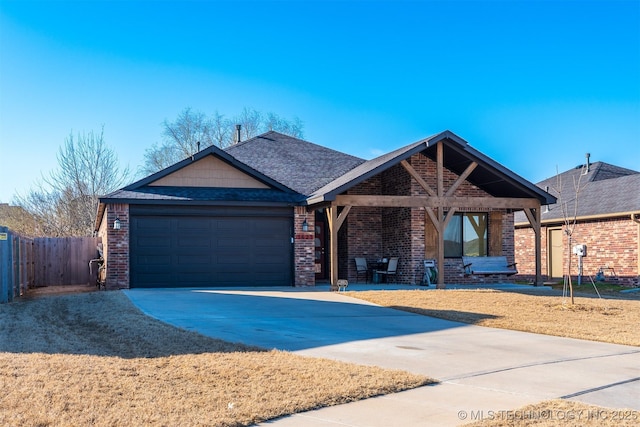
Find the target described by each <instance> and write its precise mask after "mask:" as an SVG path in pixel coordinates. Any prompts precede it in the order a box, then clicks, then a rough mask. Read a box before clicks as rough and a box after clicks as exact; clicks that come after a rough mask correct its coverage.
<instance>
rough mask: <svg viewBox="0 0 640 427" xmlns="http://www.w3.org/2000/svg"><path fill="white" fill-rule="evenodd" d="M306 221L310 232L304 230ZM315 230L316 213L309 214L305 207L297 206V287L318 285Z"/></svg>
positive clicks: (295, 243)
mask: <svg viewBox="0 0 640 427" xmlns="http://www.w3.org/2000/svg"><path fill="white" fill-rule="evenodd" d="M305 220H306V221H307V226H308V230H309V231H303V230H302V224H303V222H304V221H305ZM314 229H315V214H314V212H307V209H306V208H305V207H303V206H296V208H295V211H294V217H293V235H294V248H293V251H294V272H295V273H294V275H295V277H294V280H295V285H296V286H315V284H316V279H315V262H314V261H315V258H314V250H315V245H314V237H315V234H314Z"/></svg>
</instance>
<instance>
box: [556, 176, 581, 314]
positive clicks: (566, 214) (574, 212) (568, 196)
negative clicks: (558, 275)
mask: <svg viewBox="0 0 640 427" xmlns="http://www.w3.org/2000/svg"><path fill="white" fill-rule="evenodd" d="M587 167H588V166H587V165H585V166H584V167H583V168H582V169H581V170H580V173H579V174H578V177H577V178H576V176H575V174H574V175H572V176H571V178H572V183H571V184H572V188H568V187H565V183H563V182H562V176H561V175H560V173H559V172H558V170H557V168H556V188H554V190H555V191H556V193H557V194H558V205H560V209H561V212H562V220H563V226H562V229H563V231H564V234H565V235H566V236H567V246H566V257H565V269H564V274H563V282H564V286H563V294H564V295H566V292H567V289H568V290H569V296H570V298H571V304H572V305H573V304H574V302H575V301H574V298H573V282H572V280H571V268H572V257H571V255H572V250H573V233H574V231H575V229H576V225H577V223H578V202H579V200H580V192H581V191H582V190H583V189H584V187H585V185H586V184H585V185H582V184H581V181H582V177H583V176H584V175H585V173H586V172H588V169H587Z"/></svg>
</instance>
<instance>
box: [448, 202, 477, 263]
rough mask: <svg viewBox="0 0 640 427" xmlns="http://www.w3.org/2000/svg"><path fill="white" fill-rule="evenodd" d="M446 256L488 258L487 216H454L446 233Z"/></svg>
mask: <svg viewBox="0 0 640 427" xmlns="http://www.w3.org/2000/svg"><path fill="white" fill-rule="evenodd" d="M444 256H445V257H447V258H455V257H461V256H487V214H486V213H456V214H454V216H453V218H451V221H449V225H447V228H446V230H445V231H444Z"/></svg>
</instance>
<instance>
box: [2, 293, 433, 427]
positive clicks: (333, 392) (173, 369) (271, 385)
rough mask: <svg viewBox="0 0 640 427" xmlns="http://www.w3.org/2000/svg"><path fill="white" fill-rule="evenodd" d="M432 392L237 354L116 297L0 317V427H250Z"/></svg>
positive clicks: (65, 300)
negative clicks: (323, 409)
mask: <svg viewBox="0 0 640 427" xmlns="http://www.w3.org/2000/svg"><path fill="white" fill-rule="evenodd" d="M430 382H432V381H431V380H430V379H428V378H425V377H423V376H419V375H413V374H409V373H406V372H401V371H391V370H385V369H381V368H376V367H365V366H359V365H354V364H348V363H341V362H336V361H330V360H325V359H317V358H310V357H302V356H297V355H293V354H291V353H287V352H281V351H264V350H262V349H259V348H253V347H247V346H244V345H241V344H232V343H228V342H224V341H220V340H215V339H211V338H207V337H204V336H202V335H199V334H197V333H194V332H189V331H185V330H182V329H178V328H175V327H172V326H170V325H167V324H164V323H161V322H159V321H156V320H154V319H152V318H150V317H147V316H145V315H144V314H142V313H141V312H140V311H139V310H138V309H137V308H136V307H134V306H133V305H132V304H131V303H130V301H129V300H128V299H127V298H126V296H124V295H122V294H121V293H120V292H93V293H85V294H76V295H62V296H47V297H40V298H36V299H31V300H21V301H19V302H15V303H11V304H3V305H0V390H2V393H1V394H0V425H7V426H9V425H10V426H68V425H92V426H116V425H117V426H124V425H130V426H141V425H145V426H161V425H162V426H166V425H172V426H178V425H189V426H198V425H202V426H204V425H208V426H211V425H216V426H241V425H250V424H253V423H256V422H259V421H262V420H267V419H271V418H275V417H279V416H283V415H287V414H292V413H295V412H301V411H306V410H310V409H315V408H319V407H322V406H328V405H336V404H341V403H346V402H351V401H355V400H360V399H364V398H367V397H371V396H376V395H380V394H386V393H392V392H397V391H401V390H405V389H409V388H414V387H418V386H421V385H425V384H428V383H430Z"/></svg>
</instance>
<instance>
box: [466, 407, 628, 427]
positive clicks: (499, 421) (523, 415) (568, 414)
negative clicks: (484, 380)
mask: <svg viewBox="0 0 640 427" xmlns="http://www.w3.org/2000/svg"><path fill="white" fill-rule="evenodd" d="M467 415H468V414H467ZM477 415H478V414H476V416H477ZM482 415H483V416H484V417H485V419H484V420H482V421H477V422H474V423H470V424H465V427H481V426H482V427H498V426H512V427H525V426H526V427H529V426H535V427H556V426H581V427H627V426H628V427H631V426H637V425H640V411H636V410H632V409H610V408H602V407H600V406H593V405H587V404H584V403H580V402H572V401H569V400H549V401H545V402H540V403H536V404H535V405H528V406H525V407H522V408H518V409H514V410H513V411H485V412H482Z"/></svg>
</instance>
